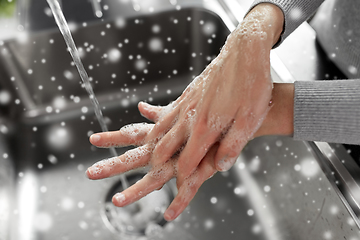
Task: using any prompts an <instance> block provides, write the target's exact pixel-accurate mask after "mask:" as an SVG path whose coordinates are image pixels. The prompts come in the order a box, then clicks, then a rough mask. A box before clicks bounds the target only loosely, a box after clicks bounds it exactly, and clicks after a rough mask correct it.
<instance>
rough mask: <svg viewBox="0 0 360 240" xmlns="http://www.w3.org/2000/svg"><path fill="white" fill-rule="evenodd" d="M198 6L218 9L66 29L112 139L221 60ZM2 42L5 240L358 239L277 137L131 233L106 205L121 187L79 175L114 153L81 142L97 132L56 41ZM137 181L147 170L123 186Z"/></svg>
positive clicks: (214, 17) (303, 160)
mask: <svg viewBox="0 0 360 240" xmlns="http://www.w3.org/2000/svg"><path fill="white" fill-rule="evenodd" d="M178 2H179V4H181V1H178ZM205 2H207V3H206V4H208V5H206V4H205V5H206V6H210V5H211V4H213V5H211V6H215V8H207V7H206V6H205V5H204V7H202V8H200V7H189V6H188V5H187V6H186V7H182V8H181V9H174V10H171V11H169V10H167V11H164V12H158V13H155V14H151V15H146V16H136V17H129V18H125V19H116V20H113V21H103V22H98V23H91V24H88V25H87V26H86V27H78V28H74V29H73V36H74V39H75V42H76V43H77V45H78V47H81V49H82V50H81V52H82V59H83V62H84V65H85V67H86V69H87V70H88V73H89V75H90V77H91V78H92V85H93V87H94V91H95V93H96V95H97V97H98V99H99V102H100V105H101V106H102V109H103V113H104V115H105V117H106V120H107V123H108V127H109V129H110V130H116V129H119V128H120V127H122V126H124V125H126V124H129V123H133V122H144V121H146V120H145V119H144V118H143V117H141V116H140V114H139V113H138V111H137V103H138V101H140V100H143V101H147V102H150V103H152V104H160V105H165V104H167V103H169V102H171V101H173V100H174V99H176V98H177V96H179V95H180V94H181V92H182V91H183V90H184V88H185V87H186V86H187V85H188V84H189V83H190V82H191V80H192V79H193V78H194V77H195V76H196V75H198V74H199V73H200V72H201V71H202V70H203V69H204V67H205V66H206V65H207V64H208V63H209V62H210V61H211V60H212V59H213V58H214V57H215V56H216V55H217V54H218V52H219V50H220V48H221V46H222V45H223V43H224V42H225V39H226V37H227V35H228V34H229V31H230V30H229V29H230V28H229V25H228V23H229V21H230V20H229V19H226V18H225V15H224V14H223V13H224V11H223V10H221V9H223V8H222V5H221V4H219V3H217V1H205ZM210 3H211V4H210ZM0 43H1V45H0V51H1V54H0V63H1V64H0V66H1V69H0V74H1V75H0V76H2V77H1V78H0V96H5V95H6V96H8V97H9V99H10V100H9V101H2V102H1V101H0V109H1V115H0V169H1V170H0V180H1V182H0V197H1V198H0V203H1V204H0V239H6V240H8V239H17V240H28V239H29V240H30V239H63V240H67V239H69V240H71V239H142V240H144V239H174V240H177V239H182V240H184V239H207V240H208V239H209V240H211V239H220V238H224V239H240V238H241V239H254V240H257V239H259V240H273V239H274V240H275V239H276V240H282V239H284V240H285V239H299V240H302V239H303V240H309V239H351V240H354V239H358V238H359V237H360V235H359V231H358V228H357V226H356V223H355V220H354V216H353V215H352V213H351V212H349V210H348V208H347V207H346V206H345V205H344V204H343V202H342V199H341V197H340V195H339V194H338V192H337V190H336V188H335V187H334V185H333V184H332V183H331V182H330V181H329V180H328V178H327V176H326V175H325V173H324V172H323V170H322V168H321V167H320V165H319V164H318V161H317V157H316V154H314V153H313V151H312V148H311V147H310V146H309V145H308V144H307V143H303V142H296V141H293V140H292V139H291V138H287V137H276V136H269V137H261V138H257V139H254V140H252V141H251V142H250V143H249V144H248V145H247V146H246V147H245V149H244V151H243V152H242V154H241V155H240V156H239V159H238V161H237V163H236V164H235V166H234V167H233V168H232V169H231V170H230V171H229V172H225V173H218V174H216V175H215V176H214V177H213V178H211V179H210V180H208V181H207V182H206V183H205V184H204V185H203V186H202V187H201V188H200V190H199V192H198V194H197V195H196V196H195V198H194V200H193V201H192V202H191V204H190V206H189V207H188V208H187V209H186V210H185V211H184V213H183V214H181V216H180V217H179V218H178V219H176V220H175V221H173V222H171V223H166V222H164V221H162V219H160V220H159V221H158V222H156V224H155V226H154V229H155V232H157V233H158V234H155V235H152V234H147V235H146V236H145V234H144V231H142V232H140V233H137V234H135V235H134V234H127V233H126V232H124V231H122V230H121V227H120V228H119V227H118V225H117V223H118V222H116V217H119V216H116V214H117V213H118V211H117V210H116V209H115V210H114V208H113V207H111V206H109V198H110V197H109V196H111V194H112V193H113V192H114V191H117V190H118V189H119V186H120V179H119V177H113V178H109V179H105V180H99V181H90V180H88V179H87V178H86V176H85V170H86V168H87V167H88V166H90V165H92V164H93V163H95V162H96V161H98V160H101V159H104V158H107V157H109V156H110V152H109V151H108V150H106V149H97V148H95V147H93V146H91V144H90V143H89V141H88V137H89V135H91V134H92V133H93V132H99V131H100V127H99V126H98V124H97V122H96V119H95V117H94V113H93V110H92V107H91V104H90V102H89V100H88V98H87V95H86V93H85V90H84V89H83V88H82V86H81V84H80V83H79V82H80V78H79V75H78V74H77V73H76V69H75V67H74V66H73V64H72V61H71V58H70V56H69V54H68V52H67V51H66V46H65V43H64V41H63V39H62V37H61V36H60V33H59V32H58V31H52V30H49V31H42V32H38V33H34V34H29V35H26V34H25V35H24V34H23V35H21V36H20V37H18V38H15V39H12V40H9V41H6V42H0ZM274 78H277V75H276V74H275V73H274ZM1 94H2V95H1ZM0 99H1V98H0ZM2 115H3V116H2ZM2 119H4V120H2ZM125 150H127V148H124V149H118V150H117V153H118V154H122V153H124V152H125ZM4 169H6V171H4ZM141 174H143V169H140V170H139V171H133V172H130V173H127V176H128V178H129V179H136V178H137V177H139V176H140V177H141ZM132 181H136V180H132ZM174 186H175V184H174V182H173V181H171V182H170V183H169V184H168V185H167V186H166V187H165V191H166V192H165V193H164V195H163V196H167V197H169V199H170V200H171V197H173V195H174V194H176V189H175V187H174ZM114 214H115V215H114ZM114 219H115V220H114ZM147 230H148V229H147ZM150 230H151V229H150ZM150 230H148V231H150ZM145 232H146V231H145ZM150 232H151V231H150Z"/></svg>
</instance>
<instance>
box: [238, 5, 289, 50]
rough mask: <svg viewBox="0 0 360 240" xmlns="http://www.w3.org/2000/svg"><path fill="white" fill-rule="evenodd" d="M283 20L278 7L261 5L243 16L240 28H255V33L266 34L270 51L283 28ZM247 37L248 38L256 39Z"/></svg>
mask: <svg viewBox="0 0 360 240" xmlns="http://www.w3.org/2000/svg"><path fill="white" fill-rule="evenodd" d="M284 19H285V18H284V14H283V12H282V10H281V9H280V8H279V7H278V6H276V5H274V4H271V3H261V4H258V5H256V6H255V7H254V8H253V9H252V10H251V11H250V12H249V13H248V14H247V15H246V16H245V18H244V21H243V22H242V23H241V24H240V26H241V25H244V27H245V28H247V29H254V28H255V29H256V30H257V31H259V32H263V33H264V34H266V42H267V43H268V44H269V46H270V49H271V48H272V47H273V46H274V45H275V44H276V43H277V42H278V41H279V39H280V36H281V33H282V32H283V28H284ZM248 33H251V32H248ZM249 35H250V38H251V37H256V36H251V34H249ZM252 35H254V34H252Z"/></svg>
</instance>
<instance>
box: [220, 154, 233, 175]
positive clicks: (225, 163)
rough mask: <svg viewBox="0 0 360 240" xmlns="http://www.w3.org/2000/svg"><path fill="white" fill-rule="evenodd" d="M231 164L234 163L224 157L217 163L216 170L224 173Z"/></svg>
mask: <svg viewBox="0 0 360 240" xmlns="http://www.w3.org/2000/svg"><path fill="white" fill-rule="evenodd" d="M233 164H234V163H233V161H232V160H231V159H227V157H224V158H223V159H221V160H220V161H219V162H218V164H217V168H218V170H219V171H220V172H226V171H228V170H229V169H230V168H231V167H232V166H233Z"/></svg>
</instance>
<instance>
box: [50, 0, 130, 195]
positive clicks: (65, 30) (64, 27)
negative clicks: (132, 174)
mask: <svg viewBox="0 0 360 240" xmlns="http://www.w3.org/2000/svg"><path fill="white" fill-rule="evenodd" d="M47 2H48V4H49V6H50V8H51V11H52V13H53V15H54V18H55V21H56V23H57V25H58V27H59V29H60V32H61V34H62V35H63V36H64V39H65V42H66V45H67V47H68V51H69V52H70V54H71V57H72V58H73V60H74V63H75V65H76V68H77V69H78V71H79V74H80V77H81V79H82V81H83V83H84V86H85V89H86V91H87V92H88V94H89V97H90V100H91V103H92V105H93V107H94V111H95V115H96V118H97V120H98V122H99V124H100V126H101V130H102V131H103V132H107V131H108V128H107V126H106V123H105V120H104V117H103V114H102V112H101V109H100V105H99V102H98V100H97V99H96V97H95V94H94V90H93V88H92V86H91V84H90V81H89V76H88V74H87V72H86V70H85V68H84V65H83V64H82V61H81V59H80V55H79V52H78V50H77V48H76V45H75V42H74V39H73V38H72V35H71V32H70V29H69V26H68V24H67V22H66V19H65V17H64V14H63V12H62V10H61V7H60V4H59V2H58V1H57V0H47ZM110 152H111V154H112V155H113V156H114V157H117V156H118V155H117V153H116V150H115V148H113V147H112V148H110ZM120 177H121V183H122V187H123V189H126V188H128V186H129V183H128V181H127V179H126V177H125V175H123V174H122V175H120Z"/></svg>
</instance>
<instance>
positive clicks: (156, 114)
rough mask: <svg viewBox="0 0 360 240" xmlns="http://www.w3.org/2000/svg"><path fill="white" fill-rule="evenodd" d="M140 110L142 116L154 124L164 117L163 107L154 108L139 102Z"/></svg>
mask: <svg viewBox="0 0 360 240" xmlns="http://www.w3.org/2000/svg"><path fill="white" fill-rule="evenodd" d="M138 109H139V111H140V114H141V115H142V116H143V117H145V118H147V119H148V120H150V121H152V122H155V123H156V122H157V121H158V120H159V118H160V116H161V115H162V114H161V113H162V109H163V107H158V106H153V105H150V104H148V103H145V102H139V104H138Z"/></svg>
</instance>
